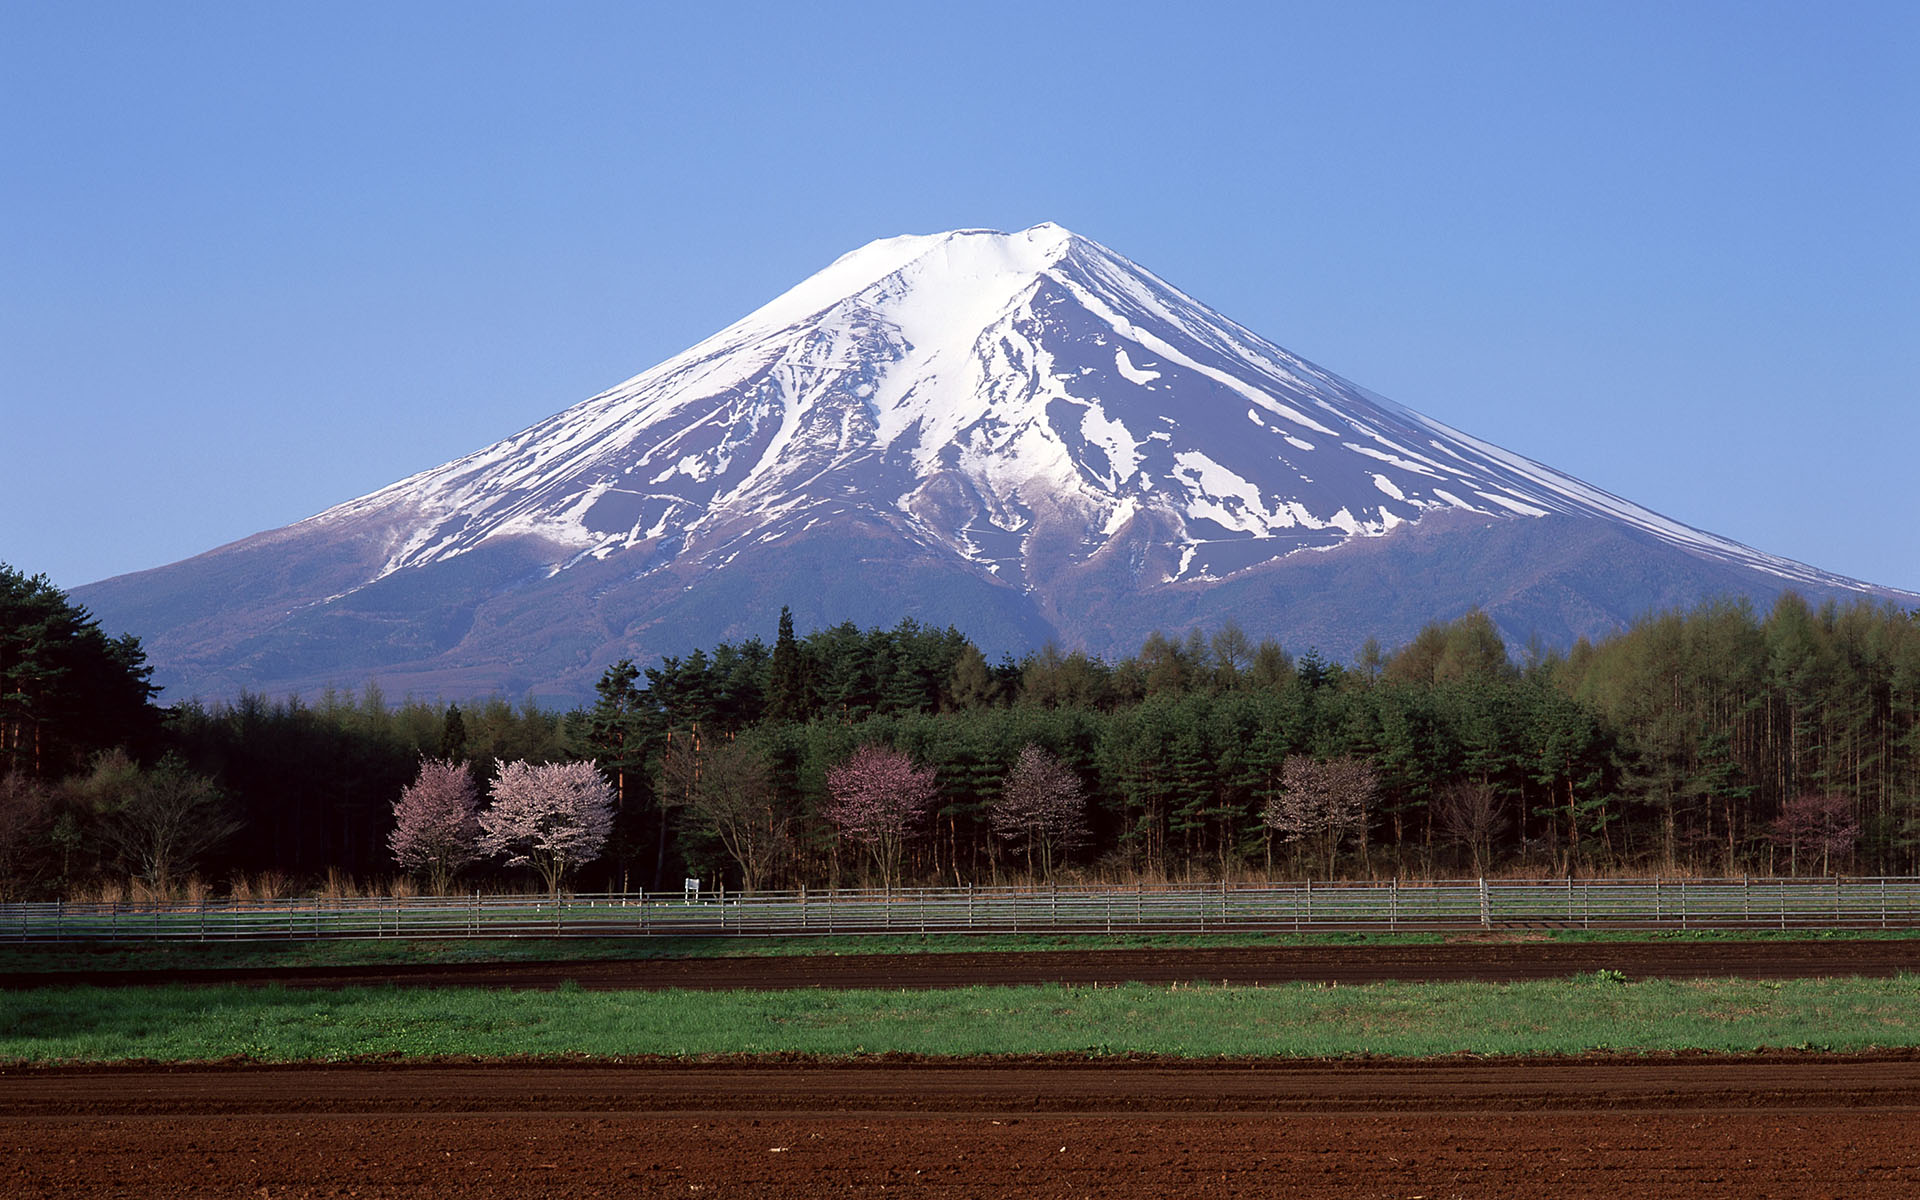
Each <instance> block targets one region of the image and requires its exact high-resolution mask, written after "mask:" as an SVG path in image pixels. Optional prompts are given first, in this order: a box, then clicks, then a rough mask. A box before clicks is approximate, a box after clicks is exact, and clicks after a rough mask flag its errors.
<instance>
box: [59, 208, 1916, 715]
mask: <svg viewBox="0 0 1920 1200" xmlns="http://www.w3.org/2000/svg"><path fill="white" fill-rule="evenodd" d="M1789 587H1791V588H1793V589H1796V590H1799V591H1801V592H1803V593H1806V594H1809V595H1814V596H1823V595H1833V594H1842V595H1847V594H1863V593H1868V594H1886V595H1893V594H1894V593H1878V592H1876V590H1875V589H1870V588H1867V587H1866V586H1865V585H1862V584H1859V583H1856V582H1854V581H1852V580H1847V579H1843V578H1840V577H1837V576H1833V575H1829V574H1826V573H1824V572H1821V571H1817V570H1815V569H1813V568H1811V567H1808V566H1804V565H1802V564H1800V563H1796V562H1792V561H1789V560H1786V559H1782V558H1777V557H1774V556H1771V555H1767V554H1763V553H1761V552H1759V551H1756V550H1753V549H1750V548H1748V547H1745V546H1742V545H1739V544H1737V543H1734V542H1731V541H1728V540H1726V539H1724V538H1720V537H1716V536H1714V535H1712V534H1708V533H1704V532H1701V531H1699V530H1696V529H1692V528H1690V527H1688V526H1685V525H1682V524H1680V523H1678V522H1675V521H1672V520H1669V519H1667V518H1665V517H1662V516H1660V515H1658V514H1656V513H1653V512H1650V511H1648V510H1646V509H1644V508H1641V507H1639V506H1637V505H1634V504H1631V503H1628V502H1626V501H1624V500H1621V499H1619V498H1618V497H1615V496H1612V495H1609V494H1607V493H1606V492H1603V491H1601V490H1599V489H1597V488H1594V487H1592V486H1590V485H1587V484H1584V483H1582V482H1580V481H1579V480H1576V479H1573V478H1571V477H1569V476H1567V475H1564V474H1561V473H1560V472H1557V471H1554V470H1551V469H1549V468H1547V467H1543V466H1541V465H1539V464H1537V463H1533V462H1530V461H1528V460H1526V459H1524V458H1521V457H1519V456H1517V455H1514V454H1511V453H1509V452H1507V451H1505V450H1502V449H1500V448H1498V447H1496V446H1493V445H1490V444H1488V443H1486V442H1483V441H1480V440H1479V439H1477V438H1473V437H1470V436H1468V435H1466V434H1464V433H1461V432H1459V431H1457V430H1454V429H1451V428H1448V427H1447V426H1444V425H1441V424H1440V423H1438V422H1435V421H1432V420H1429V419H1428V418H1426V417H1423V416H1421V415H1420V414H1418V413H1415V412H1413V411H1411V410H1409V409H1406V408H1403V407H1401V406H1399V405H1397V404H1394V403H1392V402H1391V401H1388V400H1386V399H1384V398H1382V397H1380V396H1377V395H1374V394H1373V393H1371V392H1368V391H1366V390H1365V389H1363V388H1360V387H1357V386H1355V385H1354V384H1351V383H1349V382H1347V381H1345V380H1343V379H1341V378H1339V377H1338V376H1335V375H1333V374H1330V373H1329V372H1327V371H1325V370H1322V369H1321V368H1319V367H1317V366H1314V365H1313V364H1311V363H1308V362H1305V361H1304V360H1301V359H1299V358H1297V357H1295V356H1293V355H1291V354H1289V353H1287V352H1286V351H1285V350H1282V349H1280V348H1279V347H1278V346H1275V345H1273V344H1272V343H1270V342H1268V341H1266V340H1264V339H1262V338H1261V337H1259V336H1257V335H1255V334H1253V333H1251V332H1249V331H1247V330H1246V329H1243V328H1241V327H1240V326H1238V325H1236V324H1234V323H1233V322H1231V321H1229V320H1227V319H1226V318H1224V317H1222V316H1220V315H1219V314H1217V313H1215V312H1213V311H1212V310H1210V309H1208V308H1206V307H1205V306H1203V305H1202V304H1200V303H1199V302H1197V301H1195V300H1193V299H1192V298H1190V297H1188V296H1186V295H1185V294H1184V293H1182V292H1180V291H1178V290H1177V289H1175V288H1174V287H1172V286H1171V285H1169V284H1167V283H1166V282H1164V281H1162V280H1161V279H1159V278H1158V277H1156V276H1154V275H1152V274H1151V273H1149V272H1147V271H1145V270H1143V269H1141V268H1140V267H1138V266H1136V265H1134V264H1133V263H1131V262H1129V261H1127V260H1126V259H1124V258H1122V257H1120V256H1119V255H1117V254H1115V253H1114V252H1112V251H1111V250H1108V249H1106V248H1105V247H1103V246H1101V245H1099V244H1097V243H1095V242H1092V241H1089V240H1087V239H1085V238H1082V237H1079V236H1077V235H1075V234H1072V233H1069V232H1068V231H1066V230H1064V229H1062V228H1060V227H1058V226H1056V225H1039V226H1036V227H1034V228H1032V229H1028V230H1025V231H1023V232H1019V233H1011V234H1009V233H999V232H993V231H985V230H963V231H959V232H954V233H946V234H939V235H934V236H927V237H898V238H891V239H887V240H883V241H878V242H874V243H872V244H870V245H868V246H865V247H863V248H861V249H859V250H856V251H854V252H853V253H851V254H848V255H846V256H844V257H842V258H840V259H839V260H838V261H836V262H834V263H833V264H832V265H831V266H829V267H827V268H826V269H825V270H824V271H821V272H820V273H819V274H817V275H815V276H813V277H812V278H810V279H808V280H806V281H805V282H803V283H802V284H800V285H799V286H798V287H795V288H793V289H792V290H791V291H789V292H787V293H786V294H784V295H782V296H781V297H779V298H778V299H776V300H774V301H773V302H772V303H771V304H768V305H766V306H765V307H763V308H761V309H759V310H758V311H756V312H754V313H752V314H751V315H749V316H747V317H746V318H744V319H743V320H741V321H739V322H737V323H735V324H733V325H731V326H729V327H728V328H726V329H724V330H722V331H721V332H719V333H717V334H715V335H714V336H713V337H711V338H708V339H707V340H706V341H704V342H701V343H700V344H699V345H696V346H694V347H692V348H691V349H689V350H687V351H685V352H684V353H682V354H680V355H677V356H676V357H674V358H672V359H669V360H668V361H666V362H664V363H661V364H660V365H659V366H656V367H654V368H652V369H651V370H649V371H646V372H645V373H643V374H641V375H638V376H636V377H634V378H633V379H630V380H628V381H627V382H625V383H623V384H620V385H619V386H618V387H615V388H613V389H611V390H609V391H607V392H604V393H602V394H601V395H599V396H595V397H593V398H592V399H590V400H587V401H585V402H583V403H581V404H578V405H576V406H574V407H573V408H570V409H568V410H566V411H565V412H562V413H560V414H558V415H556V416H554V417H552V418H549V419H548V420H546V421H543V422H541V423H539V424H538V425H535V426H533V427H532V428H530V429H527V430H525V431H523V432H521V433H519V434H516V435H514V436H513V437H510V438H508V439H506V440H505V441H502V442H498V443H496V444H494V445H492V446H489V447H487V448H486V449H484V450H481V451H478V452H477V453H474V454H471V455H468V456H467V457H465V458H462V459H459V460H456V461H454V462H451V463H447V464H446V465H444V466H440V467H436V468H434V469H432V470H430V471H425V472H422V473H421V474H418V475H415V476H413V477H412V478H410V479H406V480H402V481H401V482H399V483H396V484H394V485H392V486H391V487H387V488H384V489H382V490H381V491H378V492H375V493H373V494H372V495H369V496H364V497H361V498H360V499H358V500H353V501H350V502H348V503H346V504H342V505H340V506H338V507H337V508H333V509H329V510H328V511H326V512H323V513H321V514H319V515H318V516H315V517H312V518H310V519H308V520H306V521H302V522H300V523H298V524H296V525H292V526H289V527H287V528H284V529H279V530H274V531H271V532H268V533H263V534H259V535H257V536H255V537H252V538H248V539H246V540H244V541H240V542H236V543H234V544H232V545H229V546H225V547H222V548H220V549H217V550H214V551H211V552H209V553H207V554H204V555H201V556H199V557H197V558H193V559H189V560H186V561H184V562H181V563H176V564H173V565H171V566H167V567H162V568H159V569H157V570H153V571H147V572H141V573H139V574H135V575H128V576H122V577H120V578H117V579H112V580H108V581H105V582H103V583H99V584H94V585H91V586H90V587H87V588H82V589H79V590H78V591H77V592H76V595H77V597H78V598H79V599H81V600H82V601H83V602H84V603H86V604H88V605H90V606H91V607H92V608H93V609H94V610H95V611H96V612H97V613H98V614H100V615H101V616H102V617H103V619H104V620H105V621H106V623H107V624H108V625H109V627H115V628H124V629H128V630H131V631H134V632H137V633H139V634H141V635H142V636H143V638H144V639H145V640H146V644H147V646H148V649H149V653H150V655H151V657H152V659H153V661H154V662H155V664H156V666H157V668H158V671H157V678H158V679H159V681H160V682H162V683H165V684H167V685H168V687H169V694H170V695H179V694H201V695H207V696H220V695H231V694H233V693H235V692H237V691H239V690H241V689H242V688H247V689H253V690H260V691H267V692H279V691H285V690H312V689H314V688H317V687H319V686H321V685H323V684H325V683H328V682H336V683H341V684H345V685H348V686H352V685H354V684H355V683H357V682H358V681H360V680H364V679H366V678H368V677H378V678H380V679H381V680H382V681H383V683H384V684H385V685H386V686H387V688H388V689H389V690H390V691H392V690H395V689H410V690H413V691H416V692H422V693H427V694H441V695H448V696H466V695H471V694H475V693H485V692H489V691H499V692H504V693H507V694H510V695H519V694H521V693H523V692H526V691H529V690H530V691H532V692H534V693H535V694H537V695H544V696H551V697H555V698H560V697H566V698H578V697H581V696H584V695H586V694H588V692H589V691H590V686H591V682H592V680H593V679H594V678H596V677H597V676H598V674H599V673H600V672H601V670H603V669H604V667H605V666H606V665H607V664H608V663H610V662H612V661H613V660H615V659H617V658H620V657H634V658H638V659H642V660H644V659H649V658H652V657H654V656H656V655H659V654H677V653H683V652H685V651H687V650H689V649H691V648H692V647H694V646H697V645H710V644H712V643H713V642H714V641H716V640H719V639H721V638H738V637H744V636H752V635H760V636H769V635H770V634H771V632H772V626H773V623H774V616H775V614H777V613H778V611H779V608H780V606H781V605H782V604H787V605H790V606H792V608H793V610H794V612H795V615H796V618H797V620H798V622H799V625H800V627H801V628H802V629H805V628H808V627H810V626H813V625H823V624H829V623H837V622H839V621H842V620H849V619H850V620H854V621H857V622H859V623H861V624H866V625H871V624H881V625H892V624H894V623H896V622H897V621H898V620H899V619H900V618H902V617H904V616H912V617H915V618H916V619H918V620H920V621H922V622H923V623H929V624H935V625H946V624H949V623H951V624H956V625H958V626H959V627H960V628H961V629H962V630H964V631H966V632H968V633H969V634H971V635H972V636H973V637H974V638H975V639H976V640H977V641H978V642H980V643H981V645H982V646H983V647H984V648H986V649H987V650H988V651H989V653H993V654H997V653H998V652H999V651H1001V650H1012V651H1019V650H1023V649H1026V648H1029V647H1033V646H1036V645H1038V644H1040V643H1041V642H1043V641H1045V640H1048V639H1054V640H1057V641H1059V642H1060V643H1062V644H1063V645H1069V646H1085V647H1086V648H1088V649H1091V650H1093V651H1096V652H1102V653H1112V652H1116V651H1125V650H1128V649H1131V648H1133V647H1135V646H1137V645H1138V644H1139V642H1140V641H1141V639H1142V638H1143V637H1144V636H1145V635H1146V634H1147V633H1148V632H1150V631H1152V630H1154V629H1156V628H1161V629H1167V630H1170V631H1175V632H1178V631H1180V630H1184V629H1185V628H1186V627H1188V626H1190V625H1195V624H1198V625H1203V626H1211V625H1215V624H1218V623H1220V622H1222V621H1224V620H1226V619H1229V618H1231V619H1234V620H1237V621H1238V622H1239V623H1240V624H1241V625H1242V626H1243V627H1245V628H1246V629H1247V630H1248V631H1249V632H1251V633H1254V634H1256V635H1262V636H1264V635H1273V636H1277V637H1279V638H1280V639H1281V640H1282V641H1283V643H1285V644H1287V645H1290V646H1293V647H1295V648H1299V649H1304V648H1306V646H1308V645H1315V646H1317V647H1318V648H1319V649H1321V650H1322V651H1323V652H1325V653H1329V654H1332V655H1334V656H1336V657H1338V656H1344V655H1346V654H1347V653H1349V652H1350V651H1351V650H1352V649H1353V648H1354V647H1356V646H1357V645H1358V643H1359V642H1360V641H1361V640H1363V639H1364V638H1366V637H1368V636H1370V635H1372V636H1378V637H1380V638H1381V639H1382V640H1384V641H1387V642H1388V643H1389V644H1391V643H1392V642H1393V641H1395V640H1398V639H1403V638H1406V637H1409V636H1411V635H1412V634H1413V633H1414V632H1415V631H1416V630H1417V629H1418V628H1419V626H1420V625H1422V624H1424V623H1425V622H1427V621H1429V620H1433V619H1436V618H1449V617H1452V616H1456V615H1458V614H1459V613H1460V612H1462V611H1464V610H1466V609H1467V608H1470V607H1474V606H1478V607H1481V608H1482V609H1484V610H1485V611H1487V612H1488V613H1489V615H1491V616H1492V617H1493V618H1494V619H1495V621H1496V622H1497V623H1498V624H1499V625H1500V627H1501V628H1502V629H1503V631H1505V632H1506V633H1507V634H1508V636H1509V637H1510V638H1512V639H1516V640H1524V639H1526V638H1527V637H1529V636H1530V635H1536V634H1537V635H1539V636H1540V637H1542V638H1543V639H1544V640H1545V641H1547V642H1548V643H1550V644H1552V643H1561V644H1564V643H1565V642H1567V641H1570V640H1571V639H1572V638H1573V637H1575V636H1578V635H1581V634H1589V635H1598V634H1604V633H1607V632H1610V631H1612V630H1614V629H1617V628H1619V627H1620V626H1621V625H1622V624H1624V623H1625V622H1626V621H1627V620H1630V619H1631V618H1632V617H1634V616H1636V615H1638V614H1640V613H1642V612H1645V611H1647V610H1649V609H1652V608H1659V607H1667V606H1672V605H1676V604H1687V603H1691V602H1694V601H1696V600H1698V599H1701V598H1704V597H1706V596H1709V595H1717V594H1726V593H1732V594H1741V595H1747V596H1751V597H1753V598H1755V600H1756V601H1758V602H1762V603H1764V602H1765V601H1767V600H1769V599H1771V598H1772V597H1773V596H1775V595H1777V594H1778V593H1779V592H1780V591H1782V590H1784V589H1786V588H1789Z"/></svg>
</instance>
